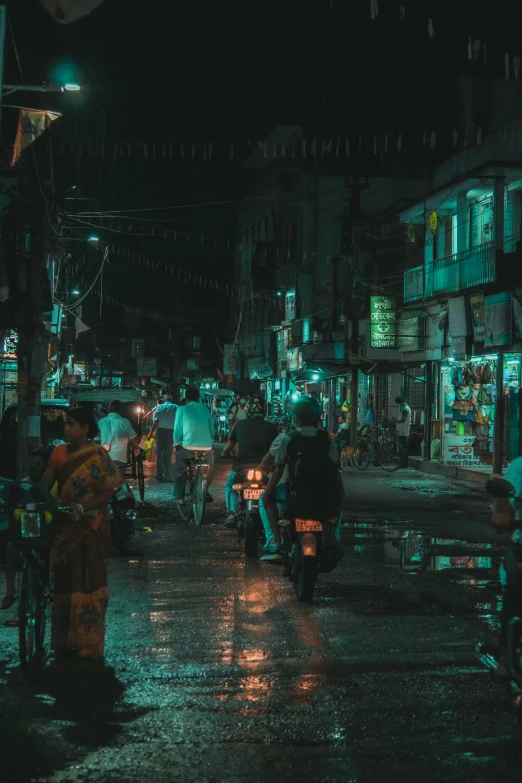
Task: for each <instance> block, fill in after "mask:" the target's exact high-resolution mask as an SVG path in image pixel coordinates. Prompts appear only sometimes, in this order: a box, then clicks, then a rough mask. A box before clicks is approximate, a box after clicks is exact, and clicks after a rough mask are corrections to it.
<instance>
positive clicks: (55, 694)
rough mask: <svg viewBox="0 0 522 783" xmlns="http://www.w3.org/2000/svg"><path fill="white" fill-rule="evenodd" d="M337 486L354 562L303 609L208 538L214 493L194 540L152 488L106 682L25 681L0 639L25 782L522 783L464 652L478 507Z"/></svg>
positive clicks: (468, 651)
mask: <svg viewBox="0 0 522 783" xmlns="http://www.w3.org/2000/svg"><path fill="white" fill-rule="evenodd" d="M224 468H225V465H223V464H221V466H218V477H217V483H218V484H220V485H221V486H222V484H223V482H224ZM346 482H347V491H348V501H347V512H346V520H345V525H344V526H343V531H342V541H343V543H344V544H345V545H346V547H347V552H346V555H345V558H344V560H343V562H342V564H341V565H340V567H339V568H338V569H337V570H336V571H335V572H334V573H332V574H330V575H326V576H324V577H322V579H321V583H320V586H319V588H318V593H317V598H316V600H315V602H314V604H313V605H311V606H306V605H299V604H298V603H297V600H296V597H295V593H294V590H293V587H292V586H291V585H290V584H289V583H287V582H285V581H284V580H283V578H282V574H281V571H280V569H279V568H278V567H276V566H270V565H268V564H262V563H259V562H256V561H254V562H245V560H244V558H243V556H242V554H241V544H240V543H238V542H237V540H236V536H235V535H234V534H233V533H232V532H230V531H227V530H226V529H224V528H223V527H222V526H219V525H216V524H215V523H217V522H221V521H222V519H223V516H224V507H223V503H222V500H221V499H217V498H218V496H219V495H221V489H219V490H218V488H217V487H215V488H214V494H215V495H216V502H215V503H214V504H212V506H209V514H208V523H209V524H207V525H206V526H204V527H203V528H201V529H194V528H189V527H187V526H186V525H184V524H182V523H181V522H177V521H176V520H175V519H173V517H172V512H171V506H170V500H169V495H170V492H171V488H170V487H168V486H157V485H156V486H155V487H154V488H152V485H151V487H150V491H149V493H148V496H147V500H148V502H147V503H145V504H144V505H143V507H142V509H141V519H142V523H143V524H144V525H148V526H150V528H151V529H152V532H149V533H141V534H140V540H139V543H140V545H141V546H142V547H143V550H144V552H145V556H144V557H143V558H135V559H131V560H130V561H129V560H127V559H124V558H117V557H115V558H112V559H111V563H110V587H111V602H110V606H109V616H108V629H107V661H106V664H107V665H106V667H105V668H103V669H96V668H94V669H93V668H92V667H88V666H87V667H86V668H84V669H82V670H81V671H78V670H77V669H74V668H73V669H71V670H70V671H66V672H60V673H57V672H55V671H53V670H52V669H46V671H44V673H43V674H42V676H41V677H40V678H39V679H38V680H35V681H34V682H33V683H27V682H26V681H24V680H23V678H22V676H21V674H20V671H19V668H18V666H17V661H16V630H14V629H12V628H5V627H3V626H2V627H1V628H0V643H1V650H2V652H1V659H2V663H1V669H0V705H2V703H3V706H4V709H3V714H4V715H5V714H6V711H7V712H8V713H9V711H10V714H11V715H12V716H13V720H14V721H15V722H16V721H20V723H19V725H20V726H22V727H27V726H29V727H30V728H31V733H30V735H29V738H28V740H27V742H28V743H32V745H31V747H33V751H32V752H31V754H26V755H27V758H25V760H24V764H23V765H21V767H23V768H24V770H25V773H26V775H27V779H29V778H32V779H33V780H37V781H53V783H65V781H71V782H72V781H74V782H76V781H87V780H89V781H92V783H109V781H111V782H112V781H118V782H119V783H138V781H140V782H141V781H144V782H145V783H147V782H148V781H159V780H172V781H183V782H184V781H187V783H192V781H194V783H196V782H197V783H204V782H205V781H207V782H208V783H210V782H211V781H212V783H218V782H221V781H222V782H223V783H224V782H225V781H227V783H228V782H229V781H250V780H258V781H269V780H272V779H276V780H278V781H301V780H303V781H304V780H306V781H324V782H325V783H327V782H329V781H344V782H345V783H348V782H349V781H354V783H355V781H357V783H362V782H363V781H364V782H365V781H390V783H391V782H392V781H397V780H401V781H412V783H413V781H420V780H422V781H438V780H441V779H444V780H446V781H474V783H486V781H487V782H488V783H489V781H494V780H496V781H498V780H502V781H517V783H518V781H520V780H521V775H522V764H521V759H520V757H519V756H518V755H517V754H518V753H519V750H520V737H519V736H518V734H517V733H516V731H515V726H514V723H513V717H512V713H511V712H510V708H509V703H508V700H507V698H506V696H505V694H504V691H503V688H502V687H501V685H500V684H499V683H497V682H495V681H493V680H492V679H491V678H490V677H489V675H488V674H487V673H485V672H484V671H483V670H482V669H481V667H480V666H479V665H478V664H477V662H476V660H475V657H474V653H473V650H474V646H475V644H476V642H477V641H478V640H480V639H482V638H485V637H494V635H495V633H496V628H497V622H498V620H497V609H498V601H499V596H500V590H499V586H498V582H497V568H498V559H499V554H500V552H501V549H502V544H503V541H502V539H500V538H499V537H497V536H495V535H494V534H491V532H490V530H489V528H488V526H487V500H486V498H485V495H484V494H483V493H482V491H481V490H480V488H477V487H475V486H473V487H470V486H469V485H464V484H452V485H451V486H449V485H448V483H447V482H444V481H442V480H441V479H439V478H436V477H431V476H423V475H421V474H416V473H414V472H413V471H402V472H401V473H397V474H394V475H393V476H388V475H385V474H383V472H382V471H374V472H368V473H366V474H362V475H361V474H354V473H353V472H350V473H349V474H347V475H346ZM6 614H7V613H3V615H2V619H3V618H4V615H6ZM6 704H7V708H6V706H5V705H6ZM22 733H23V732H22ZM39 767H40V772H38V771H37V770H38V768H39ZM19 773H20V775H21V772H20V771H19ZM19 779H20V778H19Z"/></svg>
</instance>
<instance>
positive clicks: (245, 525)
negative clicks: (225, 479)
mask: <svg viewBox="0 0 522 783" xmlns="http://www.w3.org/2000/svg"><path fill="white" fill-rule="evenodd" d="M267 485H268V480H267V478H266V476H263V473H262V472H261V471H260V470H253V469H250V470H245V471H244V472H243V473H241V474H240V475H239V479H238V482H237V483H236V484H233V485H232V489H233V490H234V491H235V492H236V493H237V496H238V505H237V509H236V515H237V518H238V520H239V524H238V530H239V532H240V533H242V534H243V535H244V542H245V557H257V554H258V544H259V542H260V540H261V539H262V537H263V535H264V531H263V523H262V521H261V515H260V513H259V502H260V498H261V495H262V494H263V492H264V491H265V489H266V488H267Z"/></svg>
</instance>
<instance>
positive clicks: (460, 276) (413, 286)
mask: <svg viewBox="0 0 522 783" xmlns="http://www.w3.org/2000/svg"><path fill="white" fill-rule="evenodd" d="M494 279H495V246H494V244H493V242H488V243H486V244H483V245H479V246H477V247H471V248H469V249H468V250H464V251H463V252H462V253H455V254H454V255H451V256H448V257H447V258H441V259H439V260H437V261H428V262H427V263H426V269H425V271H424V268H423V267H422V266H417V267H415V268H414V269H408V270H407V271H406V272H405V273H404V301H405V302H414V301H416V300H417V299H422V298H423V297H425V296H433V295H434V294H437V293H440V292H442V291H444V292H447V293H453V292H454V291H461V290H462V289H464V288H473V287H474V286H477V285H485V284H486V283H491V282H492V281H493V280H494Z"/></svg>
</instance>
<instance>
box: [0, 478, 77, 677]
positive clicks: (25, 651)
mask: <svg viewBox="0 0 522 783" xmlns="http://www.w3.org/2000/svg"><path fill="white" fill-rule="evenodd" d="M9 505H10V508H11V513H10V527H11V531H12V538H13V545H14V546H15V547H16V548H17V549H18V550H19V552H20V553H21V554H22V555H23V560H24V565H23V569H22V576H21V580H20V590H19V599H18V628H19V631H18V635H19V655H20V663H21V664H22V668H23V670H24V671H25V672H26V673H32V672H33V671H34V670H35V669H36V668H38V666H39V664H40V663H41V661H42V660H43V658H44V653H45V631H46V627H47V615H48V614H49V611H50V607H51V604H52V596H53V580H52V570H51V567H50V551H51V545H52V539H53V534H54V526H53V520H54V515H55V513H56V512H57V511H60V512H62V513H66V514H70V513H71V509H70V508H69V506H65V507H57V506H56V504H55V502H54V500H53V499H52V498H51V496H50V495H49V493H48V492H47V490H45V489H44V488H43V487H41V486H36V485H34V484H31V483H29V482H21V483H20V484H17V485H15V486H14V487H13V489H12V492H11V496H10V498H9Z"/></svg>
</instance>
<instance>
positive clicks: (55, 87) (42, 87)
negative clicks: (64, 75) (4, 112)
mask: <svg viewBox="0 0 522 783" xmlns="http://www.w3.org/2000/svg"><path fill="white" fill-rule="evenodd" d="M81 89H82V88H81V86H80V85H79V84H75V83H74V82H68V83H67V84H57V83H56V82H48V83H47V84H4V86H3V87H2V94H3V95H9V94H10V93H12V92H19V91H20V90H21V91H22V92H79V91H80V90H81Z"/></svg>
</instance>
